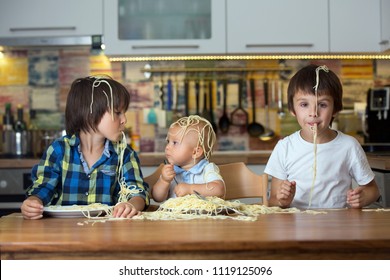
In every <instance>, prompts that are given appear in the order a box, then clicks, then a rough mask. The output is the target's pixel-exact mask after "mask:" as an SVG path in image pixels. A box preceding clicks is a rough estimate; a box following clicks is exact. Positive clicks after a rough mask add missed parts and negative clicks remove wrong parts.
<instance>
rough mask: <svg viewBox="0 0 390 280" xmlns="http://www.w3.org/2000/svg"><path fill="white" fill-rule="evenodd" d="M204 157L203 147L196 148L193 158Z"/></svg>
mask: <svg viewBox="0 0 390 280" xmlns="http://www.w3.org/2000/svg"><path fill="white" fill-rule="evenodd" d="M202 155H203V149H202V147H196V148H194V150H193V151H192V156H193V157H194V158H199V157H201V156H202Z"/></svg>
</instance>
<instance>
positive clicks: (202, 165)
mask: <svg viewBox="0 0 390 280" xmlns="http://www.w3.org/2000/svg"><path fill="white" fill-rule="evenodd" d="M207 164H208V161H207V159H205V158H204V159H202V160H201V161H199V162H198V163H197V164H196V165H194V166H193V167H191V168H190V169H189V170H185V169H183V168H181V167H179V166H176V165H174V166H173V169H174V170H175V172H176V174H180V173H185V172H187V173H192V174H201V173H202V171H203V169H204V168H205V166H206V165H207Z"/></svg>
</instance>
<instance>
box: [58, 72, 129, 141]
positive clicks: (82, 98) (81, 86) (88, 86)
mask: <svg viewBox="0 0 390 280" xmlns="http://www.w3.org/2000/svg"><path fill="white" fill-rule="evenodd" d="M106 82H107V83H108V84H109V85H110V86H111V89H112V99H113V100H111V89H110V87H109V86H108V85H107V83H106ZM92 88H93V103H92ZM111 102H113V108H114V111H122V110H124V111H126V110H127V108H128V107H129V104H130V94H129V92H128V91H127V89H126V88H125V87H124V86H123V85H122V84H121V83H119V82H117V81H115V80H113V79H112V78H110V77H108V76H99V77H86V78H79V79H76V80H75V81H74V82H73V83H72V86H71V88H70V91H69V94H68V97H67V101H66V108H65V128H66V133H67V134H68V135H72V134H76V133H80V131H86V132H88V131H90V130H93V131H96V128H97V126H98V124H99V123H100V121H101V119H102V117H103V115H104V114H105V113H106V112H110V113H111ZM91 103H92V111H91ZM113 113H114V112H113Z"/></svg>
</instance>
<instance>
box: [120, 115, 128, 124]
mask: <svg viewBox="0 0 390 280" xmlns="http://www.w3.org/2000/svg"><path fill="white" fill-rule="evenodd" d="M121 123H122V124H126V123H127V118H126V115H125V114H123V116H122V119H121Z"/></svg>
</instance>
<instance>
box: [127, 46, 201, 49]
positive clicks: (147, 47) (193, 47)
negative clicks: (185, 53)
mask: <svg viewBox="0 0 390 280" xmlns="http://www.w3.org/2000/svg"><path fill="white" fill-rule="evenodd" d="M132 48H133V49H199V45H134V46H132Z"/></svg>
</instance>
